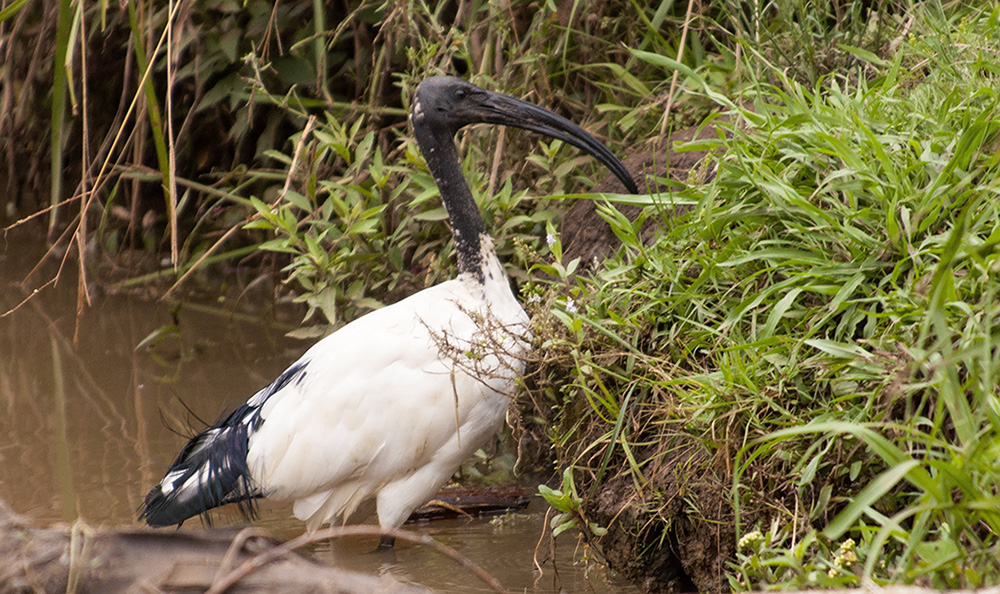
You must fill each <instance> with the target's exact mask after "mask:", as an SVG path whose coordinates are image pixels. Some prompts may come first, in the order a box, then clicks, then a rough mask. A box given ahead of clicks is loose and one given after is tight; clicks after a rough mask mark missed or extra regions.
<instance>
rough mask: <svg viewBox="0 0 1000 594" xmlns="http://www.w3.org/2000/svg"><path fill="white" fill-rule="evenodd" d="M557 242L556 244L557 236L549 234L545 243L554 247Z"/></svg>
mask: <svg viewBox="0 0 1000 594" xmlns="http://www.w3.org/2000/svg"><path fill="white" fill-rule="evenodd" d="M555 242H556V236H555V235H553V234H551V233H548V234H546V235H545V243H547V244H548V245H550V246H551V245H554V244H555Z"/></svg>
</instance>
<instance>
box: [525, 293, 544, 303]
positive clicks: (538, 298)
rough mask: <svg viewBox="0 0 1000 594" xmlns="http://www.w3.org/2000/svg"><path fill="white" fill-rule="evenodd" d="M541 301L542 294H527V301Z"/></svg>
mask: <svg viewBox="0 0 1000 594" xmlns="http://www.w3.org/2000/svg"><path fill="white" fill-rule="evenodd" d="M541 301H542V296H541V295H539V294H538V293H535V294H534V295H529V296H528V303H540V302H541Z"/></svg>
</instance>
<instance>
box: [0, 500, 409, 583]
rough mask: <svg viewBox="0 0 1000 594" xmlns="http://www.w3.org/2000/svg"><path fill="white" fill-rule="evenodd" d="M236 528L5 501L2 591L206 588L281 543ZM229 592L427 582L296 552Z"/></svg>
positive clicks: (1, 509)
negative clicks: (91, 518) (53, 513)
mask: <svg viewBox="0 0 1000 594" xmlns="http://www.w3.org/2000/svg"><path fill="white" fill-rule="evenodd" d="M236 536H237V531H236V530H229V529H214V530H206V531H201V532H187V531H185V532H170V531H152V530H147V529H141V530H139V529H136V530H111V529H91V528H87V527H85V526H83V525H82V524H79V523H78V524H74V525H73V526H65V525H63V526H55V527H52V528H35V527H32V526H30V525H29V524H28V522H27V521H25V520H24V518H22V517H20V516H18V515H16V514H15V513H14V512H13V511H11V509H10V508H9V507H8V506H7V505H6V504H5V503H3V502H2V501H0V592H78V593H81V594H87V593H95V594H96V593H103V594H106V593H113V592H204V591H205V590H207V589H208V588H209V587H210V586H211V585H212V582H213V580H215V579H216V577H217V576H220V575H223V574H226V573H228V572H229V571H230V570H231V569H233V568H235V567H238V566H239V565H240V564H242V563H244V562H245V561H247V560H249V559H252V558H254V557H255V556H257V555H258V554H261V553H264V552H266V551H267V550H269V549H270V548H272V547H275V546H276V545H277V543H276V542H275V541H274V540H273V539H270V538H267V537H264V536H251V537H249V538H245V539H244V538H239V539H237V542H236V545H234V544H233V542H234V538H235V537H236ZM228 592H234V593H240V592H242V593H252V592H284V593H303V594H305V593H306V592H309V593H331V594H332V593H336V594H359V593H362V592H365V593H369V592H387V593H388V592H391V593H398V594H411V593H417V592H427V590H426V589H424V588H420V587H418V586H414V585H411V584H404V583H402V582H399V581H398V580H396V579H394V578H393V577H392V576H390V575H382V576H370V575H365V574H361V573H358V572H353V571H347V570H343V569H337V568H332V567H328V566H325V565H322V564H320V563H317V562H315V561H312V560H310V559H308V558H306V557H303V556H301V555H298V554H295V553H289V554H286V555H283V556H282V557H281V558H280V559H277V560H275V561H273V562H271V563H267V564H265V565H263V566H261V567H260V568H258V569H256V570H255V571H253V572H252V573H250V574H249V575H247V576H245V577H243V578H242V579H241V580H240V581H239V582H238V583H236V584H235V585H234V586H233V587H232V588H230V589H229V590H228Z"/></svg>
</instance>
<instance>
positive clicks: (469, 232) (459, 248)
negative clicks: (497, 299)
mask: <svg viewBox="0 0 1000 594" xmlns="http://www.w3.org/2000/svg"><path fill="white" fill-rule="evenodd" d="M413 132H414V136H416V138H417V143H419V144H420V151H421V152H422V153H423V155H424V160H425V161H426V162H427V168H428V169H430V171H431V174H432V175H433V176H434V181H436V182H437V186H438V190H439V191H440V192H441V200H442V201H443V202H444V207H445V209H446V210H447V211H448V217H449V218H450V219H451V233H452V237H453V238H454V240H455V251H456V252H457V254H458V271H459V272H460V273H470V274H472V275H473V276H475V277H476V278H477V279H478V280H479V281H480V282H483V279H484V273H483V267H484V265H485V262H484V261H483V249H482V248H483V246H482V237H483V235H485V233H486V224H485V223H484V222H483V215H482V214H480V212H479V206H478V205H476V200H475V199H474V198H473V197H472V190H470V189H469V184H468V182H467V181H465V176H464V175H463V174H462V165H461V163H459V160H458V150H457V149H456V148H455V138H454V133H451V132H448V131H445V130H432V129H430V126H426V125H424V126H421V125H414V130H413Z"/></svg>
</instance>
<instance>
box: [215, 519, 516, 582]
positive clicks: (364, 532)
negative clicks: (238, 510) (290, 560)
mask: <svg viewBox="0 0 1000 594" xmlns="http://www.w3.org/2000/svg"><path fill="white" fill-rule="evenodd" d="M240 534H242V532H241V533H240ZM345 536H390V537H392V538H395V539H397V540H405V541H408V542H412V543H416V544H421V545H424V546H428V547H431V548H432V549H434V550H435V551H437V552H439V553H441V554H442V555H444V556H445V557H448V558H449V559H451V560H452V561H455V562H456V563H458V564H459V565H461V566H462V567H463V568H465V569H468V570H469V571H471V572H472V573H474V574H475V575H476V577H478V578H479V579H480V580H482V581H483V582H484V583H485V584H486V585H487V586H489V587H490V589H492V590H493V591H494V592H500V593H502V594H505V593H506V592H507V590H505V589H504V587H503V586H502V585H501V584H500V582H499V581H497V579H496V578H495V577H493V576H492V575H490V574H489V573H487V572H486V570H484V569H483V568H482V567H479V566H478V565H476V564H475V563H473V562H472V561H471V560H469V558H468V557H466V556H464V555H462V554H461V553H459V552H458V551H456V550H455V549H453V548H451V547H449V546H446V545H443V544H441V543H439V542H437V541H436V540H434V539H433V538H431V537H430V536H426V535H423V534H414V533H412V532H408V531H406V530H400V529H398V528H380V527H378V526H340V527H331V528H326V529H323V530H318V531H316V532H310V533H307V534H303V535H302V536H299V537H298V538H293V539H292V540H290V541H288V542H286V543H283V544H281V545H278V546H276V547H274V548H273V549H269V550H267V551H264V552H263V553H260V554H258V555H256V556H255V557H253V558H251V559H248V560H246V561H245V562H243V564H242V565H240V566H239V567H237V568H236V569H234V570H233V571H231V572H229V573H227V574H226V575H224V576H222V577H221V578H220V577H216V579H214V580H213V581H212V586H211V587H210V588H209V589H208V590H206V591H205V594H222V593H223V592H225V591H226V590H228V589H229V588H231V587H232V586H234V585H235V584H236V583H237V582H239V581H240V580H241V579H243V578H245V577H246V576H248V575H250V574H251V573H253V572H254V571H256V570H258V569H260V568H261V567H263V566H265V565H267V564H268V563H270V562H271V561H274V560H275V559H278V558H280V557H283V556H285V555H287V554H288V553H290V552H292V551H294V550H295V549H298V548H301V547H304V546H306V545H309V544H312V543H314V542H319V541H321V540H327V539H331V538H343V537H345ZM239 537H240V535H239V534H238V535H237V538H239ZM227 557H228V553H227Z"/></svg>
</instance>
